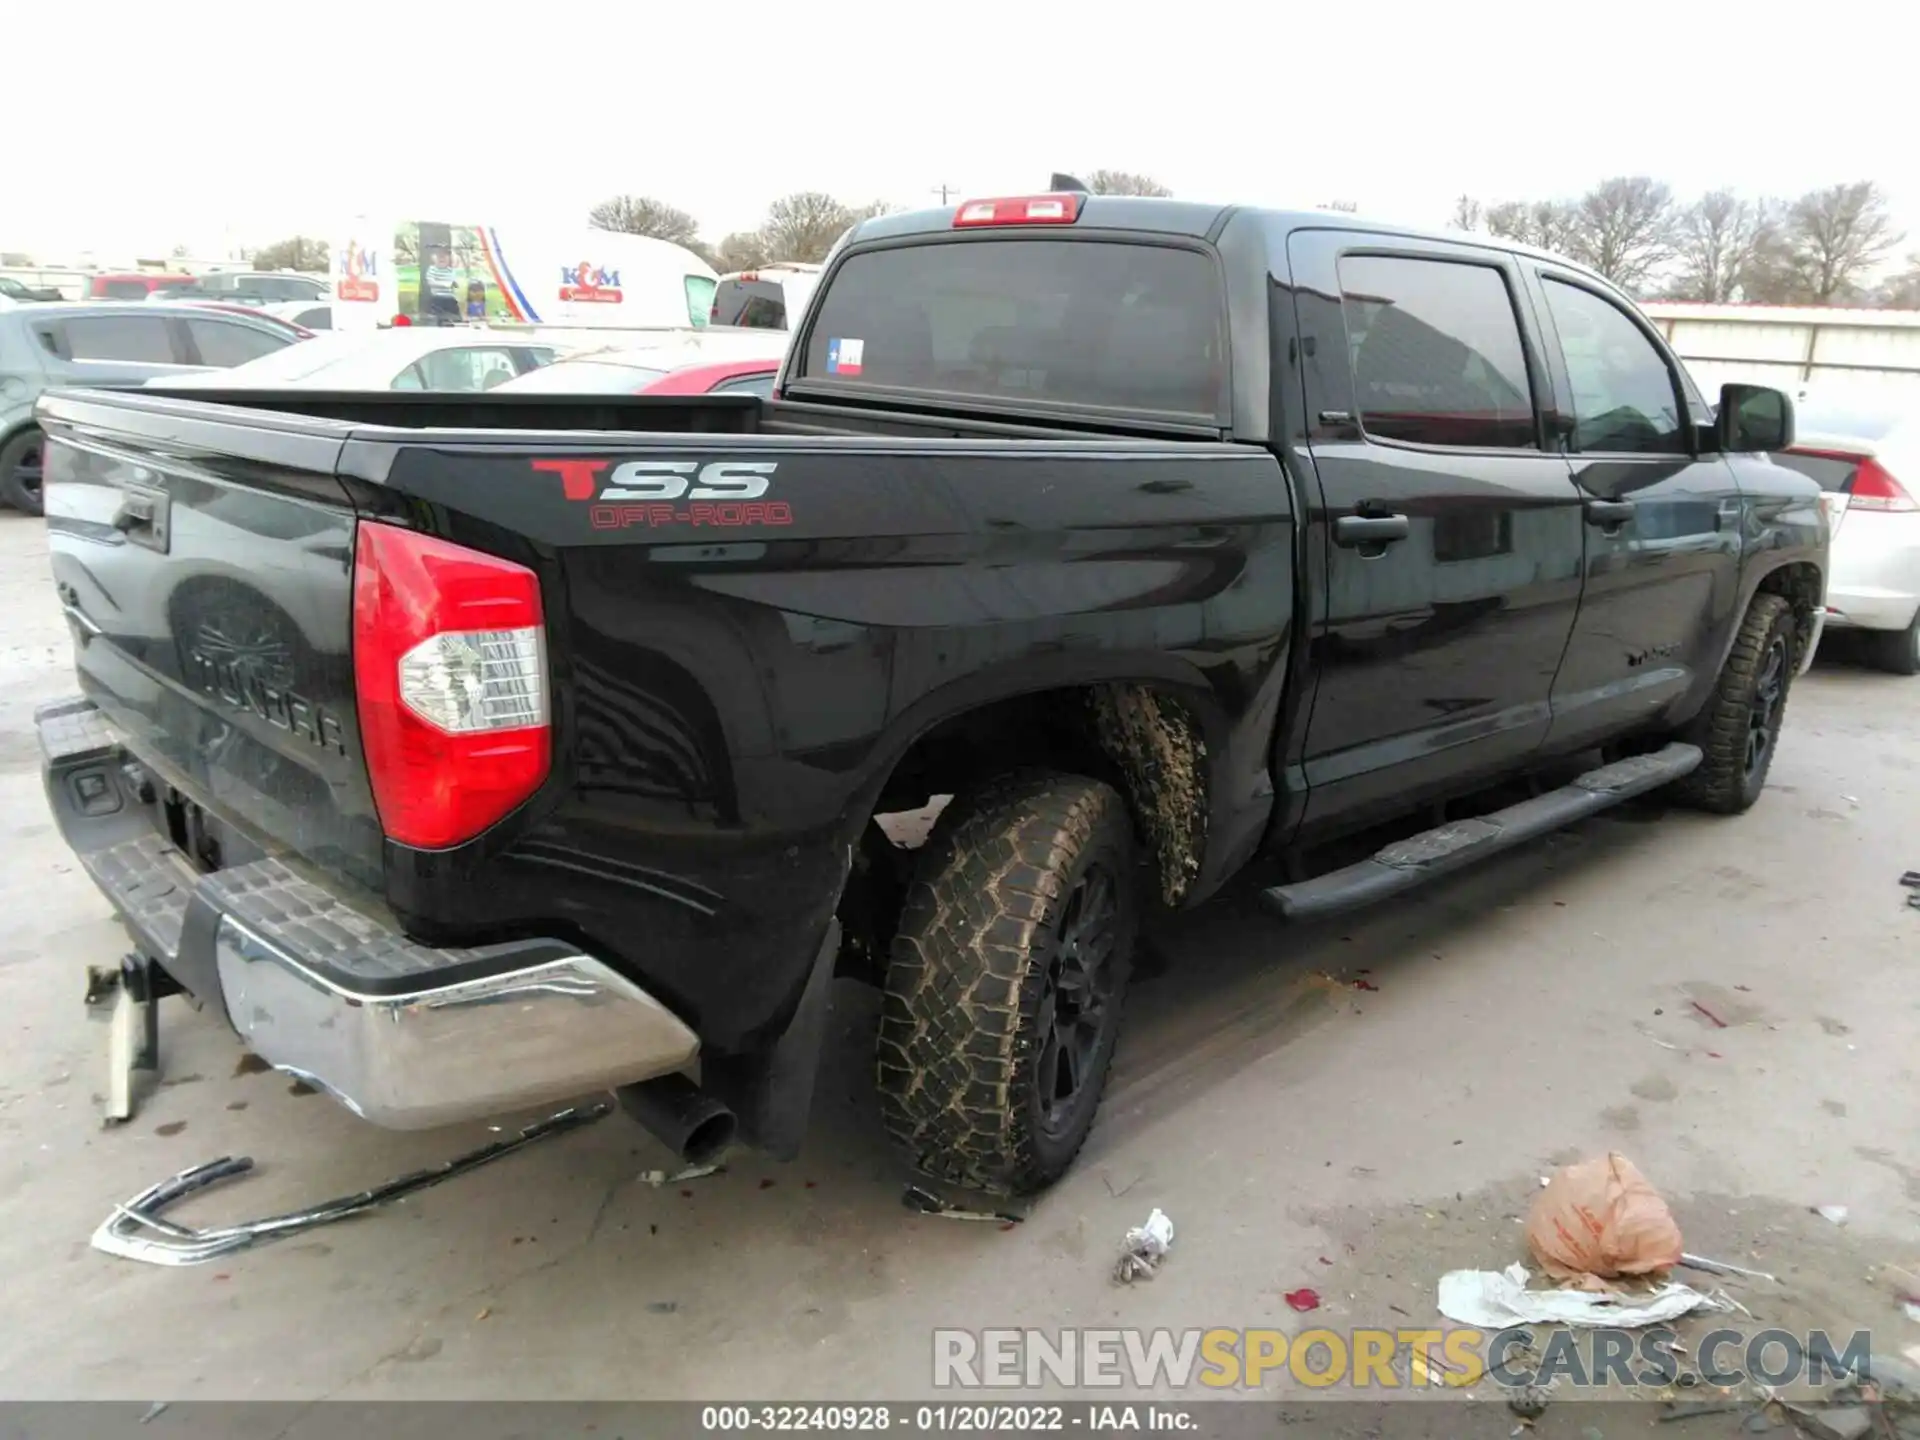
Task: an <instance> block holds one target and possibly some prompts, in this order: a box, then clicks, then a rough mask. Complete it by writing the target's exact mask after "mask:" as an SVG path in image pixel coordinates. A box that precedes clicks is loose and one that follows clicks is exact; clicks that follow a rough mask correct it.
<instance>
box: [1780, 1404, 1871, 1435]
mask: <svg viewBox="0 0 1920 1440" xmlns="http://www.w3.org/2000/svg"><path fill="white" fill-rule="evenodd" d="M1786 1408H1787V1411H1788V1413H1789V1414H1791V1415H1792V1416H1793V1418H1794V1420H1795V1422H1796V1423H1797V1424H1798V1425H1799V1426H1800V1428H1801V1429H1802V1430H1803V1431H1805V1432H1806V1433H1807V1434H1809V1435H1817V1436H1819V1437H1820V1440H1861V1437H1862V1436H1864V1435H1867V1434H1868V1433H1870V1432H1871V1431H1872V1429H1873V1412H1872V1411H1870V1410H1868V1409H1867V1407H1866V1406H1864V1405H1823V1406H1812V1405H1789V1406H1787V1407H1786Z"/></svg>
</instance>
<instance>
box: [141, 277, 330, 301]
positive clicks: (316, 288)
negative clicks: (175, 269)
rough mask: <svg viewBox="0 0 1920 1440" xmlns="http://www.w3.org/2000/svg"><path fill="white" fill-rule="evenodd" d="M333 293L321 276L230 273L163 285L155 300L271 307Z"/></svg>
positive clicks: (312, 299) (319, 297) (155, 295)
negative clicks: (233, 303) (213, 301)
mask: <svg viewBox="0 0 1920 1440" xmlns="http://www.w3.org/2000/svg"><path fill="white" fill-rule="evenodd" d="M332 293H333V287H332V285H331V284H329V282H328V281H326V280H325V279H323V278H322V277H320V276H318V275H299V274H295V273H294V272H292V271H257V270H228V271H222V272H221V273H219V274H217V275H197V276H194V277H192V278H191V279H188V280H184V281H181V282H179V283H178V284H169V285H162V286H160V287H159V288H157V289H156V290H155V291H154V292H153V295H152V297H151V298H153V299H155V300H161V299H165V300H234V301H238V302H239V303H241V304H244V305H270V304H275V303H283V302H286V301H289V300H306V301H314V300H324V299H326V298H327V297H328V296H329V295H331V294H332Z"/></svg>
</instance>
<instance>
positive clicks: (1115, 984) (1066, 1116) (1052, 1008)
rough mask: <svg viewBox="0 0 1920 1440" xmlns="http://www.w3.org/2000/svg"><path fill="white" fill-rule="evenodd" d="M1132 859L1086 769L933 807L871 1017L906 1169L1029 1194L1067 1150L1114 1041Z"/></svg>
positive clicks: (1125, 960) (1078, 1136)
mask: <svg viewBox="0 0 1920 1440" xmlns="http://www.w3.org/2000/svg"><path fill="white" fill-rule="evenodd" d="M955 812H958V813H955ZM1134 857H1135V850H1134V838H1133V827H1132V824H1131V822H1130V821H1129V820H1128V818H1127V811H1126V806H1125V805H1124V804H1123V803H1122V801H1121V799H1120V796H1119V794H1118V793H1116V792H1115V791H1114V790H1113V788H1112V787H1111V786H1108V785H1103V784H1101V783H1100V782H1099V781H1097V780H1090V779H1086V778H1084V777H1081V776H1076V775H1060V774H1049V773H1039V774H1026V775H1020V776H1014V777H1011V778H1008V779H1004V780H1000V781H997V782H993V783H991V784H989V785H988V786H986V787H984V788H983V789H982V791H981V792H980V793H979V794H978V795H976V796H974V797H972V798H971V799H970V800H956V801H955V802H954V804H953V805H951V806H950V807H949V808H948V813H947V814H946V815H943V816H942V817H941V819H940V823H939V825H938V826H936V828H935V830H934V833H933V836H932V838H931V839H929V841H928V842H927V845H926V846H925V848H924V849H923V850H922V852H921V859H920V863H919V867H918V870H917V872H916V874H915V877H914V882H913V885H912V887H911V889H910V890H909V892H908V895H907V901H906V905H905V908H904V909H903V911H902V913H901V916H900V924H899V929H898V931H897V932H896V934H895V937H894V941H893V947H892V954H891V957H890V960H889V963H888V966H887V980H886V993H885V998H884V1001H883V1008H882V1010H881V1016H880V1036H879V1047H878V1049H879V1053H878V1068H879V1088H880V1103H881V1113H882V1116H883V1118H884V1120H885V1122H886V1127H887V1131H888V1134H889V1135H890V1136H891V1137H892V1139H893V1141H894V1143H895V1144H896V1145H897V1146H898V1147H899V1148H900V1149H901V1150H902V1151H903V1152H904V1153H905V1155H906V1157H907V1159H908V1160H909V1161H910V1162H911V1163H912V1164H913V1165H914V1166H915V1167H916V1168H918V1169H920V1170H922V1171H924V1172H925V1173H927V1174H929V1175H933V1176H935V1177H937V1178H939V1179H942V1180H947V1181H951V1182H954V1183H956V1184H962V1185H969V1186H972V1187H974V1188H976V1189H980V1190H985V1191H988V1192H991V1193H995V1194H1009V1193H1010V1194H1030V1193H1032V1192H1033V1191H1036V1190H1040V1189H1043V1188H1045V1187H1046V1186H1047V1185H1050V1184H1051V1183H1053V1181H1055V1180H1057V1179H1058V1178H1059V1177H1060V1176H1061V1175H1062V1174H1064V1173H1065V1171H1066V1169H1067V1167H1068V1166H1069V1165H1070V1164H1071V1163H1072V1162H1073V1157H1074V1156H1075V1155H1076V1154H1078V1153H1079V1151H1080V1147H1081V1145H1082V1144H1083V1143H1085V1141H1086V1138H1087V1132H1088V1131H1089V1130H1091V1129H1092V1128H1093V1118H1094V1112H1095V1110H1096V1109H1098V1107H1099V1103H1100V1093H1101V1090H1102V1089H1103V1087H1104V1086H1105V1083H1106V1076H1107V1069H1108V1066H1109V1065H1110V1063H1111V1062H1112V1059H1113V1049H1114V1044H1115V1041H1116V1040H1117V1038H1118V1036H1119V1031H1120V1011H1121V1005H1122V1002H1123V1000H1124V998H1125V994H1126V985H1127V976H1128V972H1129V970H1130V968H1131V964H1132V958H1133V943H1134V934H1135V931H1136V929H1137V927H1138V904H1137V898H1136V892H1135V888H1134V883H1133V882H1134V875H1133V870H1134Z"/></svg>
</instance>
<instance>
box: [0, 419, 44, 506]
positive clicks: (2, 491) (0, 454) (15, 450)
mask: <svg viewBox="0 0 1920 1440" xmlns="http://www.w3.org/2000/svg"><path fill="white" fill-rule="evenodd" d="M35 451H40V453H41V454H42V455H43V456H44V454H45V451H44V449H42V446H41V439H40V432H39V430H38V429H36V428H35V427H33V426H31V425H29V426H28V427H27V428H26V429H24V430H22V431H20V432H19V433H18V434H15V435H13V436H10V437H9V438H8V440H7V441H6V443H5V444H3V445H0V502H4V503H6V504H8V505H11V506H12V507H13V508H14V509H16V510H18V511H20V512H21V514H23V515H38V514H40V513H41V506H42V503H43V502H42V500H41V493H40V491H38V490H31V489H28V488H27V487H26V486H25V485H23V484H22V483H21V481H20V476H19V474H18V473H17V472H18V471H19V469H20V465H21V462H22V461H24V460H25V459H26V458H27V457H28V456H29V455H31V454H33V453H34V452H35ZM41 473H42V474H43V475H44V474H45V461H44V459H43V460H42V463H41Z"/></svg>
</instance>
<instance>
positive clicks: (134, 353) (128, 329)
mask: <svg viewBox="0 0 1920 1440" xmlns="http://www.w3.org/2000/svg"><path fill="white" fill-rule="evenodd" d="M64 328H65V330H66V337H67V355H68V358H70V359H74V360H126V361H133V362H137V363H141V364H150V365H178V364H179V363H180V357H179V356H178V355H176V354H174V353H173V336H172V335H171V334H170V333H169V332H168V330H167V320H166V317H165V316H164V315H140V314H136V313H132V312H129V313H128V314H125V315H77V316H75V317H74V318H73V319H71V320H69V321H67V322H66V325H65V327H64Z"/></svg>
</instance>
